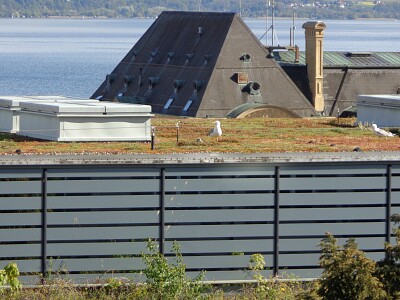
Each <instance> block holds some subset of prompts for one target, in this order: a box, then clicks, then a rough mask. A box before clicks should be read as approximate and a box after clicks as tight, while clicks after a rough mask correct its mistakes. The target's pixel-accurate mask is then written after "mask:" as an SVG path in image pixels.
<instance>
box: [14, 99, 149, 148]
mask: <svg viewBox="0 0 400 300" xmlns="http://www.w3.org/2000/svg"><path fill="white" fill-rule="evenodd" d="M19 106H20V109H21V110H20V120H19V122H20V125H19V129H20V130H19V134H20V135H24V136H29V137H33V138H40V139H44V140H53V141H150V140H151V124H150V119H151V117H152V116H153V115H152V114H151V106H149V105H138V104H125V103H115V102H102V101H97V100H94V102H85V101H65V102H61V101H57V102H43V103H42V102H21V103H20V104H19Z"/></svg>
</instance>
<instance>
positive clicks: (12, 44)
mask: <svg viewBox="0 0 400 300" xmlns="http://www.w3.org/2000/svg"><path fill="white" fill-rule="evenodd" d="M153 21H154V20H151V19H123V20H119V19H115V20H114V19H113V20H102V19H84V20H83V19H73V20H69V19H61V20H58V19H0V61H1V73H0V95H64V96H76V97H90V96H91V95H92V93H93V92H94V91H95V90H96V89H97V87H98V86H99V85H100V84H101V83H102V81H103V79H104V78H105V75H106V74H107V73H110V72H111V71H112V70H113V69H114V67H115V66H116V65H117V64H118V62H119V61H120V60H121V59H122V58H123V57H124V56H125V54H126V53H127V52H128V51H129V49H131V48H132V47H133V45H134V44H135V42H136V41H137V40H138V39H139V38H140V36H141V35H142V34H143V33H144V32H145V31H146V30H147V28H148V27H149V26H150V25H151V24H152V22H153ZM245 21H246V23H247V24H248V25H249V27H250V28H251V29H252V30H253V32H254V34H255V35H256V36H257V37H259V38H260V37H262V36H263V35H264V33H265V31H266V28H267V27H268V26H269V25H270V24H266V22H265V20H255V19H248V20H245ZM304 22H305V20H296V24H295V26H296V30H295V33H296V34H295V43H296V44H298V45H299V46H300V49H301V50H304V31H303V29H302V28H301V26H302V24H303V23H304ZM324 22H325V23H326V25H327V29H326V31H325V44H324V45H325V46H324V48H325V50H337V51H350V50H351V51H395V52H400V22H399V21H392V20H384V21H381V20H379V21H377V20H365V21H338V20H334V21H330V20H327V21H324ZM291 26H292V21H291V20H277V21H276V22H275V30H274V31H275V38H274V41H275V43H274V44H275V45H277V44H280V45H287V44H289V28H290V27H291ZM267 39H268V42H269V44H270V43H271V41H272V37H271V31H269V32H268V34H267ZM261 41H262V42H263V43H265V37H264V38H263V39H262V40H261Z"/></svg>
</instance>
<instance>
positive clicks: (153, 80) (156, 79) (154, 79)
mask: <svg viewBox="0 0 400 300" xmlns="http://www.w3.org/2000/svg"><path fill="white" fill-rule="evenodd" d="M159 81H160V77H149V89H152V88H153V87H154V86H155V85H156V84H157V83H158V82H159Z"/></svg>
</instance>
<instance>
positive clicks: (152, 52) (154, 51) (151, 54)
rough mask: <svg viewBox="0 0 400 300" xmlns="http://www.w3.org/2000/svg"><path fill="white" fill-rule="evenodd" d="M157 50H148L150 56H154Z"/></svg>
mask: <svg viewBox="0 0 400 300" xmlns="http://www.w3.org/2000/svg"><path fill="white" fill-rule="evenodd" d="M157 53H158V51H157V50H153V51H151V52H150V56H151V57H155V56H156V55H157Z"/></svg>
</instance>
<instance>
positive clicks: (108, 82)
mask: <svg viewBox="0 0 400 300" xmlns="http://www.w3.org/2000/svg"><path fill="white" fill-rule="evenodd" d="M115 79H117V74H107V75H106V91H107V92H108V91H109V90H110V86H111V84H112V83H113V82H114V80H115Z"/></svg>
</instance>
